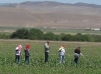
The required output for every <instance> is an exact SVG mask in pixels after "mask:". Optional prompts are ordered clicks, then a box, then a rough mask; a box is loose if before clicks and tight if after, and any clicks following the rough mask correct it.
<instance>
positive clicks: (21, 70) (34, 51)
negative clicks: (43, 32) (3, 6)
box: [0, 40, 101, 74]
mask: <svg viewBox="0 0 101 74" xmlns="http://www.w3.org/2000/svg"><path fill="white" fill-rule="evenodd" d="M45 42H46V41H34V40H0V74H101V43H97V42H95V43H92V42H63V41H50V53H49V62H48V63H47V64H44V47H43V45H44V43H45ZM19 44H21V45H22V46H23V48H22V55H21V60H20V63H19V64H16V63H15V62H14V58H15V48H16V46H18V45H19ZM26 44H30V45H31V49H30V53H31V56H30V64H25V63H24V48H25V45H26ZM63 44H64V45H65V50H66V56H65V63H63V64H59V63H58V62H59V56H58V49H59V47H60V46H61V45H63ZM78 46H81V52H82V54H83V55H84V57H85V58H84V57H82V56H81V57H80V59H79V64H78V65H77V66H75V65H74V64H71V62H73V54H74V49H75V48H76V47H78Z"/></svg>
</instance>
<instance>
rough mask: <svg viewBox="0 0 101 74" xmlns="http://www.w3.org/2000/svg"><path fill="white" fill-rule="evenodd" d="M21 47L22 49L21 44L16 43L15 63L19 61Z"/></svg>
mask: <svg viewBox="0 0 101 74" xmlns="http://www.w3.org/2000/svg"><path fill="white" fill-rule="evenodd" d="M21 49H22V45H18V46H17V47H16V49H15V62H16V63H19V62H20V55H21Z"/></svg>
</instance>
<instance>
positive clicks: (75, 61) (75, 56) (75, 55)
mask: <svg viewBox="0 0 101 74" xmlns="http://www.w3.org/2000/svg"><path fill="white" fill-rule="evenodd" d="M79 57H80V54H77V53H75V54H74V63H75V64H78V60H79Z"/></svg>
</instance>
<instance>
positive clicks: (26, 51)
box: [24, 44, 30, 63]
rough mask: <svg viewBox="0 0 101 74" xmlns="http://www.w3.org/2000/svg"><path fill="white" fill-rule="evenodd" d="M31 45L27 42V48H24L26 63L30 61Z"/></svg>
mask: <svg viewBox="0 0 101 74" xmlns="http://www.w3.org/2000/svg"><path fill="white" fill-rule="evenodd" d="M29 50H30V45H29V44H27V45H26V48H25V50H24V52H25V62H26V63H29V62H30V51H29Z"/></svg>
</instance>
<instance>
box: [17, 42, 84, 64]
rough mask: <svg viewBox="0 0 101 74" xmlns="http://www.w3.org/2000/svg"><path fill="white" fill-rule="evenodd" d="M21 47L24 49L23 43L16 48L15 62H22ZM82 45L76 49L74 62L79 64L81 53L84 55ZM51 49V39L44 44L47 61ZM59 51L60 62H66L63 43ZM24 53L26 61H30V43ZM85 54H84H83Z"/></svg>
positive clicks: (45, 60)
mask: <svg viewBox="0 0 101 74" xmlns="http://www.w3.org/2000/svg"><path fill="white" fill-rule="evenodd" d="M21 49H22V45H18V46H17V47H16V49H15V62H16V63H19V62H20V55H21ZM80 49H81V47H77V48H76V49H75V50H74V63H75V64H78V60H79V57H80V55H82V53H81V50H80ZM49 50H50V46H49V41H47V42H46V43H45V44H44V52H45V59H44V62H45V63H47V62H48V59H49ZM58 52H59V57H60V60H59V63H65V53H66V52H65V46H64V45H61V47H60V48H59V49H58ZM24 53H25V63H29V62H30V45H29V44H27V45H26V47H25V49H24ZM82 56H83V55H82Z"/></svg>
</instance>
